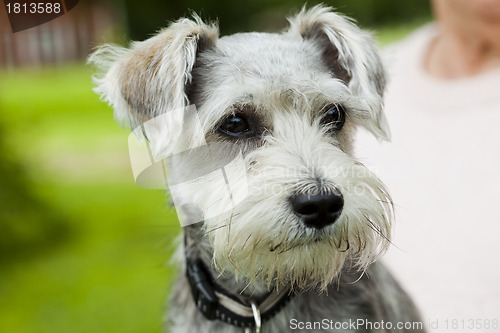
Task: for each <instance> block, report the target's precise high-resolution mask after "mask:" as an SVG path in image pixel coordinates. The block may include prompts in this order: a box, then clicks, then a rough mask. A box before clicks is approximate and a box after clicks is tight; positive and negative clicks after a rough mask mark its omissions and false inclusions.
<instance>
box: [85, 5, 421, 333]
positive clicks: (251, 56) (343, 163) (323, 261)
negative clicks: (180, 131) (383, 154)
mask: <svg viewBox="0 0 500 333" xmlns="http://www.w3.org/2000/svg"><path fill="white" fill-rule="evenodd" d="M289 22H290V27H289V28H288V30H287V31H285V32H283V33H280V34H268V33H244V34H235V35H231V36H226V37H222V38H220V39H219V38H218V30H217V27H216V26H215V25H213V24H212V25H210V24H205V23H204V22H202V20H201V19H199V18H198V17H197V16H194V19H192V20H190V19H181V20H179V21H177V22H175V23H173V24H171V25H170V26H169V27H168V28H166V29H164V30H162V31H160V32H159V33H158V34H157V35H156V36H154V37H152V38H150V39H148V40H146V41H144V42H137V43H133V44H132V45H131V47H130V48H128V49H127V48H120V47H116V46H104V47H102V48H100V49H98V50H97V51H96V52H95V53H94V54H93V55H92V57H91V61H93V62H94V63H96V64H97V65H98V66H100V67H102V68H103V70H104V72H105V75H104V76H102V77H100V78H97V79H96V83H97V85H98V87H97V88H96V91H97V92H98V93H100V94H101V95H102V97H103V98H104V100H106V101H107V102H109V103H110V104H111V105H112V106H113V107H114V110H115V117H116V119H117V120H118V121H119V122H120V123H122V124H124V125H128V126H130V127H131V128H135V127H137V126H139V125H141V124H142V123H143V122H145V121H147V120H149V119H152V118H154V117H157V116H160V115H162V114H166V113H167V112H169V111H171V110H175V109H179V108H183V107H185V106H187V105H188V104H194V105H196V107H197V111H198V113H197V115H198V117H199V120H200V123H201V126H202V128H203V131H204V133H205V138H206V141H207V142H208V143H209V144H210V143H217V142H230V143H232V145H233V146H235V147H237V149H239V150H240V151H241V152H242V154H243V158H244V162H245V166H246V175H245V177H240V178H239V179H238V181H239V182H241V184H239V183H238V184H236V188H237V187H238V186H239V185H241V186H243V183H245V186H247V187H248V195H247V197H246V199H245V200H244V201H243V202H241V203H239V204H238V205H236V206H235V207H234V208H233V209H231V210H230V211H229V212H228V213H227V214H219V215H217V214H215V215H216V216H215V217H211V218H208V219H205V220H204V221H203V223H197V224H191V225H189V226H187V227H186V228H185V232H187V233H189V238H190V239H193V240H194V241H193V242H192V244H190V246H189V248H188V249H187V252H188V254H189V255H190V256H192V257H197V258H200V259H201V260H202V261H203V262H204V263H205V265H206V266H207V267H209V269H210V271H211V272H212V275H213V276H214V277H216V278H217V281H216V282H217V283H218V284H219V285H221V286H222V287H224V288H226V289H227V290H231V291H234V290H237V291H238V293H241V294H242V295H246V296H248V297H258V296H260V295H263V294H265V293H267V292H268V291H273V290H276V289H279V288H280V287H283V286H286V287H289V288H291V289H292V290H293V291H294V292H295V293H296V295H295V296H294V297H293V299H292V300H291V302H290V303H289V304H288V305H287V306H285V308H284V309H283V310H282V311H280V312H279V313H278V314H277V315H276V316H274V317H273V318H272V319H271V320H269V321H268V322H265V323H264V326H263V327H264V330H265V331H267V332H283V331H288V330H289V320H291V319H292V318H295V319H297V320H298V321H319V320H322V319H323V318H327V319H331V320H334V321H347V320H349V319H353V320H356V319H361V318H364V319H367V320H370V321H379V322H380V321H382V320H384V321H386V322H387V321H391V322H393V323H396V322H404V321H419V320H420V319H419V316H418V313H417V310H416V309H415V307H414V306H413V304H412V302H411V301H410V300H409V298H408V297H407V295H406V294H405V292H404V291H403V290H402V289H401V288H400V287H399V286H398V284H397V283H396V282H395V281H394V279H393V278H392V277H391V275H390V274H389V273H388V272H387V271H386V270H385V269H384V268H383V267H382V266H381V264H379V263H374V261H375V259H376V258H377V257H378V256H379V255H380V254H381V253H383V252H384V251H385V250H386V249H387V247H388V244H389V239H390V233H391V221H392V203H391V199H390V196H389V194H388V192H387V190H386V189H385V187H384V185H383V184H382V182H381V181H380V180H379V179H378V178H377V177H376V176H375V175H374V174H373V173H371V172H370V171H369V170H367V169H366V168H365V167H364V166H363V165H362V164H361V163H359V162H358V161H356V160H355V159H354V158H353V155H352V150H353V148H352V143H353V136H354V133H355V130H356V128H357V127H358V126H362V127H364V128H366V129H367V130H368V131H370V132H371V133H373V134H374V135H375V136H376V137H377V138H380V139H389V137H390V134H389V129H388V126H387V124H386V120H385V118H384V114H383V112H382V106H383V105H382V104H383V103H382V95H383V91H384V86H385V73H384V68H383V65H382V62H381V59H380V57H379V53H378V51H377V49H376V47H375V46H374V43H373V40H372V39H371V37H370V36H369V34H367V33H365V32H363V31H361V30H360V29H358V28H357V27H356V26H355V25H354V24H352V23H351V22H350V21H349V20H348V19H346V18H344V17H342V16H340V15H338V14H335V13H333V12H331V11H330V9H329V8H325V7H322V6H316V7H313V8H311V9H309V10H305V9H303V10H302V11H301V12H300V13H299V14H298V15H296V16H295V17H293V18H291V19H290V20H289ZM328 105H342V106H343V107H344V108H345V110H346V113H347V115H346V121H345V125H344V126H343V127H342V129H341V130H339V131H332V130H331V128H330V127H329V126H330V125H329V124H325V123H324V122H322V119H323V118H324V117H325V113H326V111H328V110H325V108H326V107H327V106H328ZM232 114H233V115H234V114H243V115H245V116H246V117H248V119H249V122H251V123H252V125H253V126H254V127H255V128H256V134H255V135H254V136H252V137H250V138H237V139H234V138H230V137H228V136H227V135H224V134H222V133H220V131H219V130H218V126H219V124H220V123H221V121H223V120H224V119H226V118H227V117H228V116H230V115H232ZM162 134H163V135H164V136H166V137H168V136H169V135H171V133H168V132H165V133H162ZM181 141H182V138H181V137H179V136H177V137H176V139H171V140H169V148H167V149H170V148H171V149H173V150H175V146H176V145H182V144H185V142H184V143H183V142H181ZM215 154H216V155H217V154H220V156H221V157H222V156H224V155H226V154H227V151H224V150H223V149H220V151H215ZM169 163H170V169H171V170H172V173H173V174H175V173H176V172H179V170H181V172H182V173H188V174H189V173H190V172H191V171H193V172H194V171H195V170H196V168H199V167H200V166H201V165H202V164H203V160H201V159H200V158H195V157H193V158H187V159H171V160H170V162H169ZM271 189H273V190H271ZM218 191H219V189H218V188H217V187H215V186H214V185H211V184H210V183H202V182H201V181H200V182H198V183H194V184H193V186H192V187H189V186H187V187H186V190H184V191H181V192H180V194H179V201H178V202H175V205H176V208H177V209H178V210H180V211H181V213H182V214H183V215H184V216H185V218H186V219H187V220H188V221H189V219H190V217H191V216H195V215H196V216H198V214H199V213H200V212H197V213H193V211H196V210H200V209H201V210H203V209H202V208H201V207H205V208H204V209H205V211H202V212H201V214H202V215H206V216H214V215H213V214H212V215H210V214H207V213H208V212H207V211H206V210H208V208H206V207H210V209H212V208H213V207H215V208H217V209H219V210H220V211H224V207H229V204H228V202H223V201H222V202H221V200H213V198H217V192H218ZM332 191H341V192H342V195H343V198H344V206H343V210H342V214H341V215H340V217H339V218H338V220H337V221H336V222H335V223H334V224H331V225H329V226H326V227H324V228H322V229H316V228H311V227H307V226H306V225H305V224H304V223H303V221H302V220H301V218H299V217H298V216H297V215H296V214H294V212H293V210H292V208H291V206H290V199H289V198H290V197H291V196H292V195H294V194H297V193H312V194H314V193H330V192H332ZM211 198H212V201H213V202H210V200H211ZM215 208H214V209H215ZM193 218H194V217H193ZM191 222H197V221H195V220H193V221H191ZM183 258H184V249H183V247H182V246H181V247H180V251H179V259H180V260H181V262H182V261H183V260H184V259H183ZM168 321H169V323H170V325H171V328H170V329H171V331H172V332H239V331H241V329H239V328H236V327H234V326H231V325H228V324H226V323H223V322H219V321H210V322H209V321H207V320H205V319H204V317H203V316H202V315H201V314H200V313H199V312H198V310H197V309H196V307H195V304H194V302H193V299H192V296H191V293H190V290H189V285H188V283H187V280H186V277H185V274H181V275H180V276H179V278H178V281H177V284H176V285H175V287H174V288H173V295H172V297H171V302H170V308H169V320H168ZM346 331H349V332H350V331H351V330H346ZM360 331H369V330H366V329H360ZM387 331H391V332H396V331H398V330H397V329H395V328H393V329H392V330H387ZM401 331H405V330H401ZM406 331H408V330H406Z"/></svg>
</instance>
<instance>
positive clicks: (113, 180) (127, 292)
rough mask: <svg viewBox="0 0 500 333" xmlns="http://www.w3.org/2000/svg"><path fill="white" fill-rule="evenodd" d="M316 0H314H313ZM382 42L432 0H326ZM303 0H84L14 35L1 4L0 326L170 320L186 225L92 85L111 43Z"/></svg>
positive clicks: (266, 13)
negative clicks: (137, 166) (97, 59)
mask: <svg viewBox="0 0 500 333" xmlns="http://www.w3.org/2000/svg"><path fill="white" fill-rule="evenodd" d="M315 3H317V1H308V4H309V5H310V6H311V5H313V4H315ZM324 3H326V4H328V5H330V6H333V7H335V8H337V10H338V11H340V12H342V13H344V14H346V15H348V16H351V17H353V18H355V19H356V20H357V22H358V23H359V24H360V25H361V26H362V27H364V28H367V29H370V30H372V31H373V32H374V34H375V36H376V38H377V39H378V40H379V42H380V44H381V45H382V46H384V45H387V44H389V43H392V42H395V41H397V40H398V39H400V38H402V37H404V36H405V35H406V34H408V33H409V32H410V31H411V30H413V29H414V28H416V27H418V26H420V25H422V24H424V23H426V22H427V21H429V20H431V16H430V15H431V14H430V8H429V4H428V2H427V1H422V0H406V1H399V0H337V1H333V0H332V1H324ZM302 5H303V2H302V1H298V0H240V1H238V2H235V1H229V0H211V1H206V0H205V1H202V0H184V1H177V2H174V1H160V0H152V1H133V0H126V1H118V0H108V1H89V0H82V1H80V2H79V3H78V4H77V5H76V6H75V7H74V8H73V9H72V10H71V11H69V12H68V13H66V14H65V15H62V16H61V17H58V18H56V19H54V20H52V21H50V22H48V23H45V24H42V25H40V26H37V27H34V28H31V29H28V30H24V31H20V32H16V33H12V30H11V27H10V25H9V21H8V18H7V13H6V8H5V7H4V6H3V5H2V6H0V332H9V333H28V332H30V333H31V332H33V333H34V332H37V333H40V332H47V333H59V332H60V333H67V332H71V333H84V332H85V333H87V332H88V333H90V332H92V333H98V332H105V333H112V332H117V333H127V332H136V333H137V332H140V333H147V332H151V333H152V332H157V333H159V332H161V329H162V319H163V317H164V312H165V311H166V306H165V304H166V299H167V297H168V293H169V288H170V287H169V285H170V283H171V281H172V276H173V272H174V270H175V267H172V266H171V265H170V264H169V258H170V255H171V253H172V251H173V248H174V239H175V237H176V235H178V234H179V232H180V230H181V228H180V226H179V225H178V223H177V220H176V215H175V211H174V210H172V209H171V208H170V207H168V205H167V196H166V194H165V193H164V192H162V191H157V190H145V189H142V188H139V187H138V186H136V185H135V184H134V180H133V177H132V173H131V169H130V164H129V159H128V151H127V136H128V132H127V131H126V130H124V129H121V128H120V127H119V126H118V125H117V124H116V123H115V122H114V120H113V116H112V111H111V109H110V108H109V107H108V106H107V105H106V104H104V103H102V102H100V100H99V98H98V96H97V95H96V94H94V93H93V92H92V83H91V79H90V77H91V75H92V72H93V69H92V68H90V67H89V66H87V65H85V58H86V57H87V55H88V54H89V52H91V50H92V49H93V48H94V47H95V46H97V45H99V44H102V43H105V42H106V43H108V42H113V43H119V44H123V45H126V44H127V43H128V42H129V41H130V40H142V39H145V38H148V37H149V36H151V35H152V34H154V32H155V31H156V30H158V29H159V28H161V27H164V26H166V25H167V24H168V22H169V21H171V20H175V19H177V18H179V17H180V16H186V15H189V13H190V11H191V10H194V11H196V12H197V13H199V14H200V15H201V16H202V18H204V19H218V20H219V26H220V30H221V34H222V35H225V34H230V33H233V32H237V31H251V30H260V31H279V30H281V29H283V28H285V27H286V20H285V17H286V16H288V15H292V14H293V13H296V12H297V11H298V10H299V9H300V8H301V7H302Z"/></svg>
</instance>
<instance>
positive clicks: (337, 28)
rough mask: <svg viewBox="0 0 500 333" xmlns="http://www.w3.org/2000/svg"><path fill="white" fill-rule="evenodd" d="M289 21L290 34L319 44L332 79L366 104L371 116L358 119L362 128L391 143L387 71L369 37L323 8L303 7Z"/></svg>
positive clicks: (343, 18) (339, 16)
mask: <svg viewBox="0 0 500 333" xmlns="http://www.w3.org/2000/svg"><path fill="white" fill-rule="evenodd" d="M289 22H290V28H289V30H288V33H290V34H298V35H300V36H302V38H304V39H312V40H315V41H316V42H317V43H319V45H320V47H321V48H322V49H323V59H324V61H325V64H327V66H328V67H329V68H330V70H331V72H332V74H333V76H335V77H336V78H338V79H340V80H342V81H343V82H344V83H345V84H346V85H347V87H348V88H349V89H350V91H351V93H352V94H353V95H355V96H359V98H360V100H362V101H364V102H366V104H367V106H368V108H369V109H370V115H369V116H367V117H360V118H359V119H358V121H359V122H360V123H361V125H363V126H364V127H365V128H367V129H368V130H369V131H370V132H372V133H373V134H374V135H375V136H376V137H378V138H380V139H384V140H390V130H389V126H388V124H387V120H386V119H385V116H384V113H383V110H382V109H383V99H382V97H383V93H384V88H385V82H386V76H385V70H384V66H383V63H382V60H381V58H380V55H379V51H378V49H377V47H376V45H375V43H374V40H373V38H372V37H371V36H370V34H368V33H366V32H364V31H362V30H361V29H359V28H358V27H357V26H356V25H354V24H353V23H351V22H350V21H349V20H348V19H347V18H345V17H343V16H341V15H339V14H336V13H333V12H331V8H329V7H323V6H321V5H318V6H314V7H312V8H311V9H309V10H306V9H305V8H302V10H301V11H300V12H299V14H297V16H295V17H293V18H290V19H289ZM363 118H365V119H363Z"/></svg>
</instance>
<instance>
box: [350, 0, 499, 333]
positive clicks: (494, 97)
mask: <svg viewBox="0 0 500 333" xmlns="http://www.w3.org/2000/svg"><path fill="white" fill-rule="evenodd" d="M432 5H433V10H434V14H435V17H436V20H435V22H433V23H431V24H429V25H426V26H424V27H422V28H420V29H418V30H417V31H415V32H413V33H412V34H411V35H410V36H408V37H407V38H406V39H404V40H403V41H401V42H399V43H397V44H396V45H394V46H391V47H389V49H388V50H387V53H388V59H392V60H389V61H388V62H389V64H390V66H389V73H390V76H389V77H390V83H389V86H388V89H387V91H386V95H385V105H386V109H385V110H386V115H387V118H388V121H389V124H390V126H391V130H392V143H383V144H381V145H375V144H374V142H370V141H369V139H368V136H367V135H366V134H363V133H361V134H360V136H359V139H358V141H359V143H358V148H359V152H358V155H359V157H360V158H363V159H364V161H365V162H366V163H367V164H369V165H371V166H372V167H373V168H375V169H374V171H375V172H377V173H378V175H379V176H380V178H381V179H382V180H383V181H384V182H385V183H386V185H387V187H388V189H389V191H390V192H391V193H392V195H393V200H394V203H395V211H396V222H395V234H394V237H393V241H392V242H393V246H391V248H390V250H389V251H388V253H387V255H386V257H385V258H384V259H385V262H386V263H387V264H388V266H389V268H390V269H391V271H393V272H394V274H395V275H396V276H397V277H399V280H401V282H402V283H403V285H405V287H406V288H407V289H408V290H409V292H410V294H411V295H412V296H413V298H414V300H415V302H416V303H417V305H418V306H419V308H420V310H421V312H422V314H423V315H424V318H426V325H427V326H428V329H429V331H431V332H446V331H453V332H471V331H474V332H483V331H484V332H498V331H500V327H499V325H500V322H499V321H500V260H499V259H500V0H433V1H432Z"/></svg>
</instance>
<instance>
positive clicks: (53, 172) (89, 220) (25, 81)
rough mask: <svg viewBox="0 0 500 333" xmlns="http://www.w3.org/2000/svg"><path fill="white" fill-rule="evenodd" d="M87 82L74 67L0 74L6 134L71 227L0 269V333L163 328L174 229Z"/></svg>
mask: <svg viewBox="0 0 500 333" xmlns="http://www.w3.org/2000/svg"><path fill="white" fill-rule="evenodd" d="M90 75H91V69H90V68H86V67H84V66H81V65H74V66H67V67H64V68H59V69H45V70H42V71H39V70H29V69H25V70H16V71H15V72H12V73H2V75H1V76H0V78H1V79H0V89H1V90H0V91H1V95H0V110H1V114H0V122H1V123H2V125H3V128H4V132H5V133H3V134H4V137H5V138H6V139H7V141H8V144H9V145H10V147H11V148H12V149H13V150H14V151H15V154H16V155H17V156H18V157H19V158H20V159H21V161H22V164H23V165H24V166H25V167H26V168H27V170H28V176H29V179H30V181H31V182H30V186H31V189H32V190H33V191H34V192H35V194H36V196H37V197H38V198H40V200H42V201H44V202H45V203H46V204H47V205H49V206H50V207H52V208H53V209H54V210H56V211H57V212H59V213H60V214H62V215H63V216H64V223H65V225H64V228H66V229H68V230H69V232H67V233H66V234H65V238H64V239H63V240H58V239H55V238H54V237H52V236H51V234H48V235H47V236H46V238H47V239H46V240H45V243H47V244H49V246H44V247H43V248H39V249H34V250H33V251H31V252H29V253H27V254H24V255H23V256H20V255H17V254H16V253H11V254H10V256H11V257H12V259H11V260H4V261H3V262H1V263H0V276H1V278H0V279H1V282H0V332H9V333H28V332H33V333H35V332H37V333H39V332H40V333H41V332H47V333H59V332H61V333H63V332H64V333H66V332H71V333H75V332H81V333H85V332H88V333H91V332H92V333H96V332H103V333H104V332H106V333H110V332H117V333H124V332H160V331H161V325H162V318H163V317H164V313H163V312H164V308H165V302H166V298H167V295H168V285H169V282H170V281H171V277H172V269H173V268H172V267H170V266H169V265H168V264H167V262H168V260H169V257H170V253H171V251H172V249H173V242H174V238H175V236H176V235H177V234H178V233H179V231H180V227H179V226H178V224H177V221H176V217H175V212H173V211H172V210H171V209H169V208H167V206H166V198H165V195H164V194H163V193H162V192H161V191H154V190H144V189H141V188H139V187H137V186H136V185H135V184H134V182H133V179H132V174H131V171H130V167H129V162H128V155H127V135H128V133H127V131H125V130H123V129H120V128H119V127H118V125H117V124H116V123H115V122H114V120H113V117H112V111H111V109H110V108H108V107H107V106H106V105H105V104H104V103H102V102H100V101H99V99H98V97H97V95H95V94H94V93H93V92H92V91H91V88H92V85H91V82H90ZM26 223H29V222H28V221H26ZM26 228H28V229H29V225H28V226H26Z"/></svg>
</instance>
